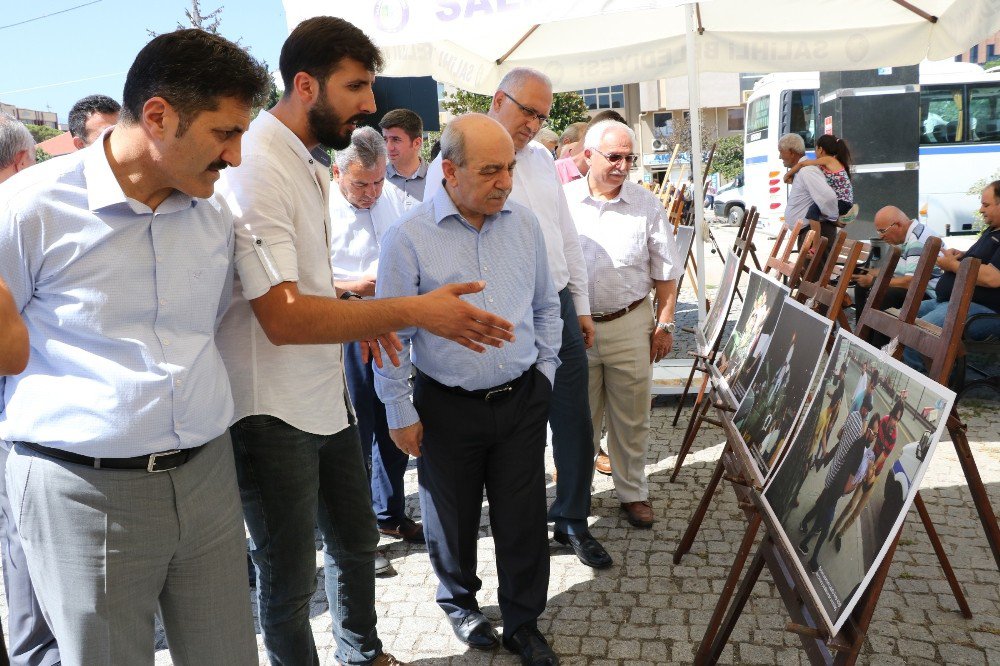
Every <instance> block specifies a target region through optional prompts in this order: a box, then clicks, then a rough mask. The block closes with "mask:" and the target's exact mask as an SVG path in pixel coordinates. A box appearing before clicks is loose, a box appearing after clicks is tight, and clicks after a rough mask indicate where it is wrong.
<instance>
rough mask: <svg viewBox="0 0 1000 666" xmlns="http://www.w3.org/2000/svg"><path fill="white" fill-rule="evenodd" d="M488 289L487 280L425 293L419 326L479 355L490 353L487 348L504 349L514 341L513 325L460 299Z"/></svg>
mask: <svg viewBox="0 0 1000 666" xmlns="http://www.w3.org/2000/svg"><path fill="white" fill-rule="evenodd" d="M485 288H486V283H485V282H483V281H479V282H463V283H455V284H446V285H445V286H443V287H439V288H438V289H435V290H434V291H432V292H430V293H427V294H424V295H423V296H421V297H420V298H421V299H422V301H421V305H422V308H421V312H420V320H419V321H418V322H417V326H419V327H420V328H423V329H425V330H427V331H429V332H430V333H433V334H434V335H438V336H440V337H442V338H446V339H448V340H451V341H452V342H457V343H458V344H460V345H462V346H463V347H468V348H469V349H471V350H472V351H475V352H483V351H486V347H484V346H483V345H489V346H491V347H502V346H503V343H504V342H511V341H513V340H514V333H513V330H514V325H513V324H511V323H510V322H509V321H507V320H506V319H503V318H502V317H498V316H497V315H495V314H493V313H490V312H487V311H486V310H481V309H479V308H477V307H475V306H474V305H472V304H471V303H467V302H466V301H463V300H462V299H461V298H459V297H460V296H462V295H464V294H475V293H478V292H480V291H482V290H483V289H485Z"/></svg>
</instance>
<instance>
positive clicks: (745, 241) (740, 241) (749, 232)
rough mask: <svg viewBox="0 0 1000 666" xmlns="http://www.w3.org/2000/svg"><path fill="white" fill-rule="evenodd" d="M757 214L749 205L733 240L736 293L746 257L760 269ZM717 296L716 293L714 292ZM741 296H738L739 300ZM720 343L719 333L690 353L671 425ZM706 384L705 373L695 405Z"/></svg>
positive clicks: (717, 350) (744, 271)
mask: <svg viewBox="0 0 1000 666" xmlns="http://www.w3.org/2000/svg"><path fill="white" fill-rule="evenodd" d="M758 218H759V215H758V214H757V208H756V207H751V208H750V210H749V211H747V213H746V214H744V216H743V222H742V223H741V224H740V231H739V233H738V234H737V235H736V240H735V241H734V242H733V254H735V255H736V256H737V257H738V258H739V262H740V263H739V267H738V268H737V272H736V284H734V285H733V289H735V290H736V293H737V294H739V292H740V278H741V277H742V275H743V273H747V274H749V273H750V269H749V268H747V257H748V256H749V257H752V258H753V260H754V263H755V264H756V265H757V270H760V263H759V262H758V261H757V256H756V255H755V254H754V253H753V234H754V231H756V229H757V219H758ZM716 298H718V294H716ZM742 299H743V296H740V300H742ZM732 309H733V305H732V301H730V302H729V310H727V311H726V319H728V318H729V313H730V312H731V311H732ZM685 331H687V332H689V333H694V332H695V329H693V328H688V329H685ZM721 344H722V336H721V335H719V336H718V337H717V338H716V339H715V341H714V342H713V344H712V345H711V348H710V349H698V350H695V351H693V352H690V354H691V355H692V356H693V357H694V359H695V360H694V363H692V364H691V373H690V374H689V375H688V378H687V383H686V384H684V391H683V392H682V393H681V397H680V399H679V400H678V401H677V411H676V412H675V413H674V422H673V426H674V427H675V428H676V427H677V420H678V419H679V418H680V416H681V409H683V408H684V400H685V399H687V396H688V393H689V392H690V391H691V383H692V382H693V381H694V373H695V372H702V373H707V372H708V365H709V364H711V363H713V362H714V361H715V355H716V354H717V353H718V352H719V346H720V345H721ZM707 385H708V379H707V374H706V376H705V378H703V381H702V384H701V388H700V389H699V391H698V399H697V400H695V405H696V406H697V404H698V403H699V402H701V398H702V397H703V394H704V391H705V388H706V386H707Z"/></svg>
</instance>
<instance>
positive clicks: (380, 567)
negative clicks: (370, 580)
mask: <svg viewBox="0 0 1000 666" xmlns="http://www.w3.org/2000/svg"><path fill="white" fill-rule="evenodd" d="M375 575H376V576H382V577H387V576H395V575H396V570H395V569H393V568H392V562H390V561H389V558H388V557H386V556H385V553H383V552H382V551H380V550H377V551H375Z"/></svg>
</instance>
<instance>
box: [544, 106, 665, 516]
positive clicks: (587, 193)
mask: <svg viewBox="0 0 1000 666" xmlns="http://www.w3.org/2000/svg"><path fill="white" fill-rule="evenodd" d="M584 149H585V153H586V155H587V160H588V161H589V162H590V170H589V171H588V172H587V177H586V178H580V179H579V180H575V181H573V182H571V183H568V184H567V185H565V186H564V189H565V192H566V198H567V200H568V201H569V207H570V211H571V212H572V214H573V220H574V221H575V222H576V227H577V230H578V231H579V233H580V244H581V246H582V247H583V255H584V258H585V260H586V262H587V275H588V279H589V284H590V292H589V294H590V309H591V313H592V316H593V318H594V328H595V331H596V333H595V336H594V344H593V346H591V347H590V349H589V350H588V351H587V357H588V362H589V368H588V372H589V375H590V391H589V393H590V413H591V418H592V419H593V429H594V447H595V448H596V447H597V446H598V443H599V441H600V432H601V423H602V422H606V423H607V426H608V453H609V455H610V456H611V469H612V478H613V479H614V482H615V491H616V492H617V494H618V499H619V501H620V502H621V505H622V509H623V510H624V511H625V513H626V515H627V517H628V521H629V522H630V523H631V524H632V525H634V526H635V527H642V528H649V527H652V525H653V520H654V516H653V509H652V504H651V503H650V501H649V490H648V488H647V484H646V470H645V463H646V452H647V450H648V446H649V396H650V392H651V389H652V378H653V369H652V364H653V363H654V362H656V361H659V360H660V359H662V358H663V357H665V356H666V355H667V353H668V352H669V351H670V347H671V346H672V345H673V332H674V304H675V302H676V300H677V279H678V278H679V277H680V276H681V275H682V274H683V273H684V262H683V259H682V258H681V256H680V253H679V252H678V250H677V246H676V244H675V242H674V237H673V234H672V233H671V231H670V227H669V225H668V224H667V220H666V216H665V213H664V210H663V206H662V205H661V204H660V201H659V199H657V198H656V197H655V196H653V194H652V193H651V192H649V191H648V190H646V189H645V188H643V187H642V186H641V185H637V184H636V183H632V182H629V181H628V172H629V166H630V165H631V164H634V163H635V160H636V159H638V156H637V155H636V154H635V135H634V134H633V132H632V129H631V128H630V127H628V126H627V125H623V124H622V123H619V122H616V121H614V120H605V121H601V122H598V123H595V124H594V125H592V126H591V128H590V129H589V130H588V131H587V135H586V137H585V138H584ZM651 289H652V290H655V295H656V314H655V325H654V315H653V307H652V305H651V303H650V300H649V292H650V290H651Z"/></svg>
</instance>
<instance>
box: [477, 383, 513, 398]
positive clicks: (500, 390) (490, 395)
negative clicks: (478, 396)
mask: <svg viewBox="0 0 1000 666" xmlns="http://www.w3.org/2000/svg"><path fill="white" fill-rule="evenodd" d="M513 390H514V387H513V386H511V385H510V384H507V385H506V386H502V387H501V388H498V389H493V390H492V391H488V392H487V393H486V395H485V396H483V400H484V401H486V402H489V401H490V399H491V398H494V397H497V396H499V395H501V394H503V393H509V392H510V391H513Z"/></svg>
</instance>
